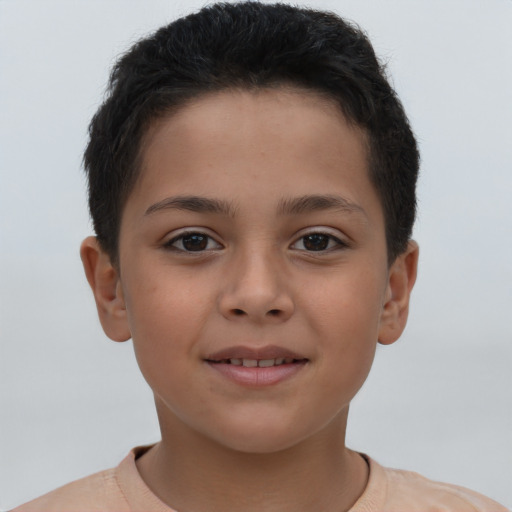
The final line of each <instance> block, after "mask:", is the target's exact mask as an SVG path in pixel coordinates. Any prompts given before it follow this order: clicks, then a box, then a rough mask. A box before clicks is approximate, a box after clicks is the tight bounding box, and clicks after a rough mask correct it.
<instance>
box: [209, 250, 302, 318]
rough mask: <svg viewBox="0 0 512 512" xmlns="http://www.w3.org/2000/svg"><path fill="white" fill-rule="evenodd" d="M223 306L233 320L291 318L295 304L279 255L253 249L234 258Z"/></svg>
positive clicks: (223, 293) (220, 302)
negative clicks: (253, 250) (256, 251)
mask: <svg viewBox="0 0 512 512" xmlns="http://www.w3.org/2000/svg"><path fill="white" fill-rule="evenodd" d="M219 308H220V311H221V313H222V315H223V316H224V317H225V318H227V319H230V320H239V321H244V320H245V321H253V322H256V323H281V322H285V321H286V320H288V319H289V318H290V317H291V316H292V315H293V312H294V309H295V305H294V301H293V298H292V294H291V291H290V287H289V280H288V279H287V272H286V270H285V268H284V265H283V264H281V262H280V261H279V257H278V256H272V255H270V254H268V252H265V253H255V252H251V253H250V254H245V255H242V256H240V257H238V258H237V259H236V260H235V261H233V262H232V264H231V265H230V267H229V269H228V270H227V271H226V275H225V280H224V285H223V288H222V292H221V294H220V297H219Z"/></svg>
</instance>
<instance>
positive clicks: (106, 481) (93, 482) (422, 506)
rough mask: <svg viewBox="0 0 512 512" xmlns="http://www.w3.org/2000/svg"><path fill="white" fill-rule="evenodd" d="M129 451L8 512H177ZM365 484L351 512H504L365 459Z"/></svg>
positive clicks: (459, 491)
mask: <svg viewBox="0 0 512 512" xmlns="http://www.w3.org/2000/svg"><path fill="white" fill-rule="evenodd" d="M148 449H149V447H147V446H146V447H138V448H134V449H133V450H132V451H131V452H130V453H129V454H128V455H127V457H126V458H125V459H124V460H123V461H122V462H121V463H120V464H119V466H117V468H114V469H108V470H106V471H102V472H100V473H96V474H94V475H91V476H88V477H86V478H82V479H80V480H76V481H75V482H71V483H69V484H67V485H65V486H63V487H60V488H59V489H56V490H54V491H52V492H50V493H48V494H45V495H44V496H41V497H40V498H37V499H35V500H33V501H31V502H29V503H26V504H25V505H22V506H20V507H18V508H16V509H14V510H13V511H12V512H177V511H174V510H173V509H171V508H170V507H168V506H167V505H166V504H165V503H163V502H162V501H160V499H158V497H157V496H155V494H153V493H152V492H151V490H150V489H149V488H148V487H147V485H146V484H145V483H144V481H143V480H142V478H141V477H140V475H139V473H138V471H137V467H136V465H135V459H136V458H137V457H138V456H140V455H142V453H144V451H146V450H148ZM364 457H365V459H366V460H367V461H368V464H369V466H370V476H369V480H368V484H367V486H366V489H365V491H364V493H363V494H362V496H361V497H360V498H359V499H358V500H357V502H356V503H355V505H354V506H353V507H352V508H351V509H350V512H420V511H421V512H427V511H428V512H441V511H442V512H483V511H485V512H508V511H507V509H505V507H503V506H502V505H500V504H499V503H496V502H495V501H493V500H491V499H489V498H486V497H485V496H482V495H481V494H478V493H476V492H473V491H470V490H469V489H465V488H463V487H458V486H455V485H450V484H443V483H440V482H433V481H432V480H428V479H427V478H424V477H422V476H421V475H418V474H417V473H412V472H410V471H402V470H397V469H388V468H384V467H382V466H381V465H379V464H378V463H377V462H375V461H374V460H373V459H371V458H369V457H367V456H366V455H365V456H364Z"/></svg>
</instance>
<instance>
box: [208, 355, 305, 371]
mask: <svg viewBox="0 0 512 512" xmlns="http://www.w3.org/2000/svg"><path fill="white" fill-rule="evenodd" d="M206 361H207V362H208V363H212V364H232V365H234V366H244V367H245V368H256V367H258V368H271V367H272V366H281V365H283V364H293V363H305V362H306V361H307V359H294V358H292V357H277V358H275V359H246V358H243V359H238V358H232V359H221V360H214V359H206Z"/></svg>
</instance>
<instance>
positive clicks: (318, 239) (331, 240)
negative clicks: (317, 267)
mask: <svg viewBox="0 0 512 512" xmlns="http://www.w3.org/2000/svg"><path fill="white" fill-rule="evenodd" d="M347 247H348V245H347V243H345V242H344V241H342V240H340V239H339V238H337V237H335V236H333V235H330V234H328V233H321V232H317V233H309V234H308V235H304V236H301V237H300V238H299V239H298V240H297V241H296V242H295V243H294V244H292V245H291V249H295V250H299V251H307V252H322V251H325V252H327V251H332V250H336V249H346V248H347Z"/></svg>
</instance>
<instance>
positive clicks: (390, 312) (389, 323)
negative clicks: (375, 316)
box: [379, 240, 419, 345]
mask: <svg viewBox="0 0 512 512" xmlns="http://www.w3.org/2000/svg"><path fill="white" fill-rule="evenodd" d="M418 256H419V247H418V244H417V243H416V242H415V241H413V240H411V241H410V242H409V244H408V245H407V249H406V250H405V251H404V252H403V253H402V254H400V255H399V256H398V257H397V258H396V260H395V261H394V262H393V264H392V265H391V268H390V269H389V276H388V285H387V289H386V294H385V302H384V306H383V308H382V315H381V322H380V328H379V343H381V344H382V345H390V344H391V343H394V342H395V341H396V340H397V339H398V338H399V337H400V335H401V334H402V332H403V330H404V329H405V325H406V323H407V316H408V314H409V299H410V297H411V291H412V288H413V286H414V283H415V281H416V275H417V271H418Z"/></svg>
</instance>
